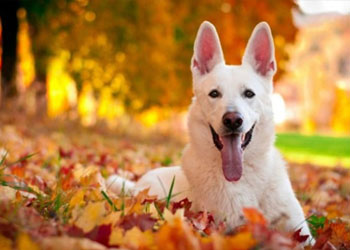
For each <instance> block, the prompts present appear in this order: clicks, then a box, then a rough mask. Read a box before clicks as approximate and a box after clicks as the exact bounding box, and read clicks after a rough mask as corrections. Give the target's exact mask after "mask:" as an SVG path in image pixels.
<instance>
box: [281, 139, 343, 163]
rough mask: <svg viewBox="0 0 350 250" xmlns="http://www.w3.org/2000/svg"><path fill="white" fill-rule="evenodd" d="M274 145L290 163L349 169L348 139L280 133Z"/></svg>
mask: <svg viewBox="0 0 350 250" xmlns="http://www.w3.org/2000/svg"><path fill="white" fill-rule="evenodd" d="M276 145H277V147H278V148H279V149H280V150H281V151H282V153H283V155H284V156H285V157H286V158H287V160H288V161H291V162H296V163H307V162H309V163H312V164H316V165H320V166H343V167H350V137H328V136H320V135H312V136H309V135H302V134H296V133H280V134H278V135H277V140H276Z"/></svg>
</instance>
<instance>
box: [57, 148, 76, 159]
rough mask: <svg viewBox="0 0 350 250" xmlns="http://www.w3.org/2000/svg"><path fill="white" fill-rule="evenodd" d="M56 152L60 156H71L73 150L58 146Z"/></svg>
mask: <svg viewBox="0 0 350 250" xmlns="http://www.w3.org/2000/svg"><path fill="white" fill-rule="evenodd" d="M58 152H59V154H60V157H61V158H71V157H72V156H73V150H67V151H66V150H64V149H63V148H61V147H60V148H59V149H58Z"/></svg>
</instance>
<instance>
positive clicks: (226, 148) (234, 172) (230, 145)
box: [209, 125, 255, 181]
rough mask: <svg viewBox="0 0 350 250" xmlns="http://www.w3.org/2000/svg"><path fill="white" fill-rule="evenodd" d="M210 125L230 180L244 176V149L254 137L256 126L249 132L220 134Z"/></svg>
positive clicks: (225, 174) (223, 167) (224, 169)
mask: <svg viewBox="0 0 350 250" xmlns="http://www.w3.org/2000/svg"><path fill="white" fill-rule="evenodd" d="M209 126H210V131H211V134H212V136H213V141H214V144H215V146H216V147H217V149H218V150H219V151H220V153H221V160H222V170H223V172H224V176H225V178H226V180H228V181H238V180H239V179H240V178H241V177H242V166H243V163H242V161H243V159H242V154H243V150H244V149H245V148H246V147H247V146H248V144H249V143H250V141H251V139H252V134H253V130H254V126H255V125H253V126H252V128H251V129H250V130H249V131H248V132H247V133H240V134H237V133H231V134H227V135H223V136H219V135H218V134H217V133H216V132H215V130H214V128H213V127H212V126H211V125H209Z"/></svg>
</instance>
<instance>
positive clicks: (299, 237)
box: [293, 228, 309, 243]
mask: <svg viewBox="0 0 350 250" xmlns="http://www.w3.org/2000/svg"><path fill="white" fill-rule="evenodd" d="M300 232H301V228H299V229H298V230H297V231H295V232H294V233H293V239H294V240H295V241H297V242H300V243H303V242H305V241H306V240H307V239H308V238H309V235H301V234H300Z"/></svg>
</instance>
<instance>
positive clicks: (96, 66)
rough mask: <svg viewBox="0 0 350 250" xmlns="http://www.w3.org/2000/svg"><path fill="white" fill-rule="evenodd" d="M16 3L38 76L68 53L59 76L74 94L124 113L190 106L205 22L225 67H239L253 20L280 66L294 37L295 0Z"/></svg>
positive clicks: (55, 0) (49, 0)
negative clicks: (194, 60) (197, 42)
mask: <svg viewBox="0 0 350 250" xmlns="http://www.w3.org/2000/svg"><path fill="white" fill-rule="evenodd" d="M22 4H23V6H24V7H25V8H26V9H27V12H28V20H29V23H30V24H31V25H32V31H31V32H32V39H33V51H34V55H35V58H36V70H37V71H38V72H37V75H38V76H39V77H41V78H42V79H46V73H47V68H48V65H49V63H50V60H51V58H53V57H57V56H59V55H61V54H62V51H64V53H66V52H67V53H68V59H67V60H66V63H65V70H66V72H67V73H68V74H69V75H70V76H71V77H72V78H73V79H74V81H75V83H76V86H77V90H78V93H81V92H82V90H83V87H84V88H85V86H89V87H88V89H93V90H94V93H95V95H96V98H99V96H100V95H101V93H104V94H103V95H106V93H108V96H112V97H114V98H115V99H117V100H118V101H119V103H122V104H123V106H124V107H125V109H126V110H128V111H140V110H144V109H148V108H150V107H152V106H170V107H183V106H186V105H188V103H189V101H190V96H191V94H192V91H191V75H190V70H189V67H190V65H189V64H190V59H191V56H192V53H193V42H194V38H195V35H196V32H197V29H198V27H199V25H200V23H201V22H202V21H204V20H209V21H211V22H213V23H214V24H215V25H216V27H217V28H218V32H219V35H220V38H221V40H222V44H223V49H224V53H225V56H226V60H227V62H228V63H239V62H240V58H241V56H242V54H243V51H244V47H245V45H246V42H247V40H248V38H249V36H250V33H251V31H252V29H253V28H254V26H255V25H256V24H257V23H258V22H259V21H263V20H265V21H267V22H269V24H270V25H271V28H272V30H273V33H274V36H275V41H276V54H277V59H278V60H279V61H280V65H283V60H285V59H286V58H287V55H286V53H285V52H284V45H285V43H287V42H290V41H292V40H293V39H294V35H295V28H294V26H293V24H292V17H291V7H292V6H293V0H287V1H274V0H268V1H260V0H251V1H243V0H226V1H223V0H203V1H191V0H184V1H170V0H169V1H149V0H124V1H114V0H37V1H24V0H22ZM286 27H287V28H286ZM281 62H282V63H281ZM282 69H283V67H282ZM104 105H106V104H104ZM102 110H103V109H102ZM101 113H103V112H101Z"/></svg>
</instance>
